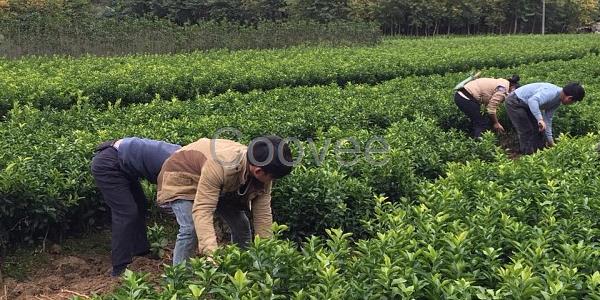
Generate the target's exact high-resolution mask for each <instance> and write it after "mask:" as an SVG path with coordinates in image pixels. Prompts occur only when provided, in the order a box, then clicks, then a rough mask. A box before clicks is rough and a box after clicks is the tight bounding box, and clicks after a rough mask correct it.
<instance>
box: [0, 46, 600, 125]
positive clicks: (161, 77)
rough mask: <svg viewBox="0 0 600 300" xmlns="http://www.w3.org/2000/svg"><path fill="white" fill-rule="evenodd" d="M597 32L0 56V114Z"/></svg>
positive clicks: (471, 61) (382, 69)
mask: <svg viewBox="0 0 600 300" xmlns="http://www.w3.org/2000/svg"><path fill="white" fill-rule="evenodd" d="M599 51H600V47H599V46H598V42H597V37H595V36H592V35H561V36H512V37H510V38H507V37H504V36H502V37H475V38H473V37H469V38H450V39H448V38H434V39H394V40H387V41H386V42H384V43H383V44H382V45H379V46H375V47H353V48H345V47H339V48H326V47H314V48H290V49H282V50H272V51H265V50H249V51H236V52H229V51H224V50H222V51H210V52H197V53H192V54H181V55H169V56H167V55H137V56H124V57H113V58H98V57H84V58H77V59H73V58H60V57H30V58H24V59H20V60H14V61H13V60H6V59H0V78H2V80H1V81H0V114H1V115H4V114H5V113H6V112H7V111H8V110H9V109H10V108H11V107H13V105H14V103H15V102H17V103H22V104H24V103H28V104H31V105H33V106H34V107H37V108H43V107H46V106H48V107H57V108H68V107H70V106H72V105H74V104H76V103H79V102H82V101H84V102H91V103H93V104H95V105H101V106H102V105H103V104H105V103H106V102H108V101H114V100H116V99H121V103H122V104H130V103H139V102H148V101H150V100H152V99H153V98H154V97H155V95H156V94H160V95H161V96H162V97H163V98H171V97H173V96H174V97H178V98H179V99H190V98H193V97H195V96H196V95H199V94H207V93H213V94H219V93H223V92H225V91H228V90H235V91H240V92H247V91H250V90H254V89H260V90H268V89H273V88H277V87H284V86H305V85H308V86H311V85H319V84H330V83H335V84H339V85H343V84H345V83H348V82H353V83H377V82H381V81H384V80H389V79H392V78H396V77H405V76H410V75H431V74H445V73H449V72H461V71H470V70H472V69H480V68H485V67H499V68H503V67H508V66H515V65H520V64H526V63H532V62H540V61H549V60H556V59H562V60H567V59H574V58H580V57H583V56H585V55H587V54H589V53H598V52H599Z"/></svg>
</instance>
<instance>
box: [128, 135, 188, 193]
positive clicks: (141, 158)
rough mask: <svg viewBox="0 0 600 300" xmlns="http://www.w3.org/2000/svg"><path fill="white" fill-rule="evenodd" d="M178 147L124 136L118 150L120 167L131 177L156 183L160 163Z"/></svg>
mask: <svg viewBox="0 0 600 300" xmlns="http://www.w3.org/2000/svg"><path fill="white" fill-rule="evenodd" d="M180 148H181V146H179V145H175V144H169V143H166V142H163V141H155V140H149V139H143V138H137V137H129V138H124V139H123V141H122V142H121V144H120V145H119V150H118V153H119V154H118V155H119V161H120V165H121V169H122V170H123V171H124V172H125V173H127V174H129V175H130V176H132V177H135V178H145V179H147V180H148V181H150V182H152V183H156V180H157V177H158V173H160V169H161V167H162V164H163V163H164V162H165V160H167V158H169V156H171V154H172V153H173V152H175V151H177V150H179V149H180Z"/></svg>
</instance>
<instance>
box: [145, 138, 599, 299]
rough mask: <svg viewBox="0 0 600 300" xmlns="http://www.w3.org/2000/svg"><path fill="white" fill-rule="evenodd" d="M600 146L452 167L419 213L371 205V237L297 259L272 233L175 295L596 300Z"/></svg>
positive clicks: (202, 263)
mask: <svg viewBox="0 0 600 300" xmlns="http://www.w3.org/2000/svg"><path fill="white" fill-rule="evenodd" d="M598 139H599V137H598V136H597V135H589V136H586V137H583V138H579V139H569V140H568V141H567V140H563V143H561V144H559V145H558V146H556V148H553V149H550V150H548V151H544V152H542V153H538V154H536V155H533V156H529V157H526V158H522V159H520V160H516V161H512V160H508V159H507V160H503V161H499V162H493V163H486V162H481V161H478V162H473V163H467V164H454V165H453V166H452V170H451V171H450V172H449V173H448V175H447V176H446V177H444V178H440V179H439V180H436V181H435V182H430V183H426V184H425V186H426V188H424V189H423V190H422V194H421V195H420V196H419V203H412V202H408V201H398V202H390V201H388V200H387V199H386V198H385V197H376V199H375V201H374V204H375V207H374V215H373V216H372V218H371V222H370V225H369V230H370V232H371V233H372V237H370V238H368V239H364V240H354V241H353V240H351V234H349V233H344V232H343V231H341V230H327V237H326V238H318V237H311V238H308V239H307V240H306V241H305V242H304V243H302V245H301V247H300V249H297V248H296V247H295V245H294V244H293V243H291V242H290V241H287V240H281V239H280V238H281V228H280V227H279V226H278V225H275V231H276V232H278V234H277V237H276V238H274V239H268V240H263V239H259V238H256V239H255V240H254V242H253V243H252V245H251V246H250V249H248V250H247V251H241V250H240V249H238V248H236V247H228V248H225V249H222V250H220V252H219V253H218V254H217V255H215V256H214V260H215V265H211V264H210V263H208V262H207V261H206V260H205V259H204V258H200V259H196V260H194V261H193V263H192V266H191V269H192V271H191V272H190V271H188V272H187V275H186V276H187V277H185V279H184V280H182V281H180V282H179V284H180V286H182V287H183V288H181V289H179V290H178V295H179V296H181V297H189V296H190V295H191V290H190V289H186V288H185V287H186V286H189V285H192V284H193V285H196V286H197V287H198V288H203V290H202V291H203V292H204V293H205V294H203V295H207V297H209V298H212V299H227V298H229V297H231V295H239V296H240V297H239V298H244V299H246V298H247V299H251V298H274V299H279V298H282V299H283V298H285V299H288V298H294V299H305V298H315V299H332V298H335V299H364V298H367V299H384V298H385V299H390V298H415V299H423V298H427V299H442V298H444V299H445V298H452V299H504V298H515V299H524V298H536V297H537V298H540V299H541V298H544V299H552V298H578V299H583V298H591V299H594V298H595V297H597V296H598V287H599V286H600V276H599V274H598V271H597V270H598V268H599V267H600V266H599V265H598V262H599V260H598V257H599V255H600V245H599V244H598V237H599V236H600V235H599V234H600V231H598V225H599V224H598V220H597V218H595V217H594V216H595V215H596V214H597V212H598V209H600V206H598V204H599V203H600V202H599V201H598V200H599V199H600V188H599V187H600V184H599V183H600V182H598V180H599V179H598V176H597V169H598V167H599V166H600V156H599V154H598V153H597V152H595V151H593V148H594V146H595V144H597V143H598ZM548 162H552V163H548ZM594 174H595V175H594ZM522 193H527V194H529V195H531V196H527V195H525V194H522ZM192 273H193V275H192ZM157 288H158V289H159V293H160V292H161V291H164V290H166V287H165V285H164V284H161V285H158V286H157ZM169 295H171V294H169ZM234 297H235V296H234ZM151 299H154V298H151ZM156 299H158V298H156ZM161 299H164V298H161ZM186 299H187V298H186Z"/></svg>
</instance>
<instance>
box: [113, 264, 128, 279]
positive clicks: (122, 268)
mask: <svg viewBox="0 0 600 300" xmlns="http://www.w3.org/2000/svg"><path fill="white" fill-rule="evenodd" d="M125 269H127V265H120V266H113V268H112V272H110V276H111V277H121V275H122V274H123V272H125Z"/></svg>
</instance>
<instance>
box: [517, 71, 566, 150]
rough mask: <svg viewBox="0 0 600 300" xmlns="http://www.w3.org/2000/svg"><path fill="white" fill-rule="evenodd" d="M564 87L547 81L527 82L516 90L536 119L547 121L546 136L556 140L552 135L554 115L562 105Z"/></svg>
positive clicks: (551, 140) (552, 140)
mask: <svg viewBox="0 0 600 300" xmlns="http://www.w3.org/2000/svg"><path fill="white" fill-rule="evenodd" d="M561 91H562V88H560V87H558V86H556V85H554V84H551V83H547V82H538V83H531V84H526V85H524V86H522V87H520V88H518V89H516V90H515V94H516V95H517V97H518V98H519V99H521V101H523V102H525V103H526V104H527V105H528V106H529V110H530V111H531V113H532V114H533V116H534V117H535V119H536V120H538V121H539V120H541V119H543V120H544V122H545V123H546V132H545V133H546V138H547V139H548V141H549V142H554V138H553V137H552V117H553V116H554V112H555V111H556V109H558V107H559V106H560V92H561Z"/></svg>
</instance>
